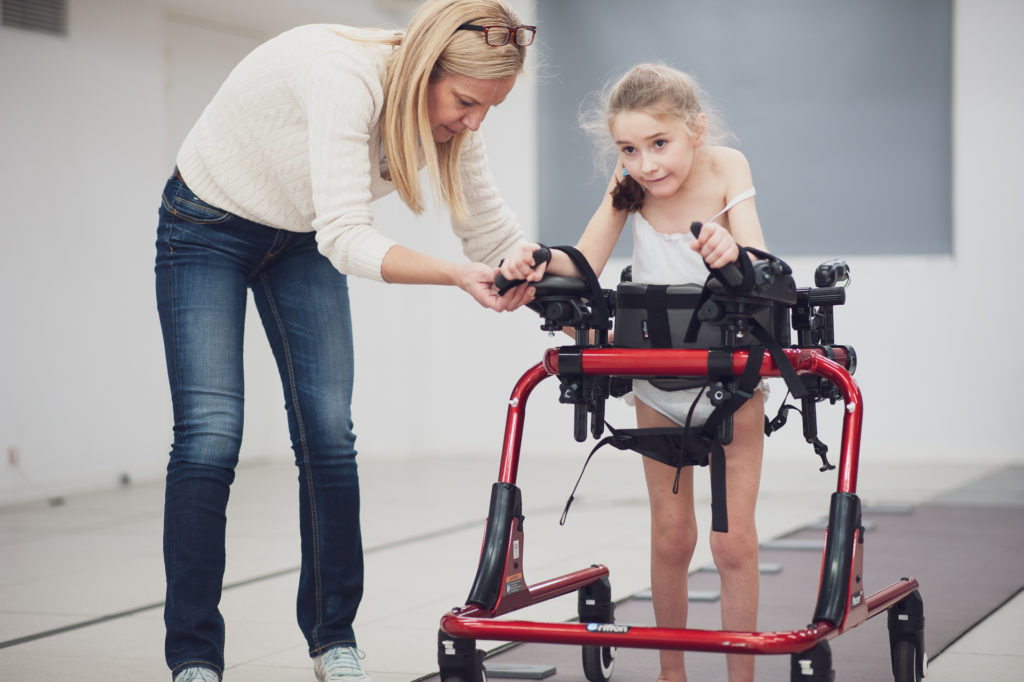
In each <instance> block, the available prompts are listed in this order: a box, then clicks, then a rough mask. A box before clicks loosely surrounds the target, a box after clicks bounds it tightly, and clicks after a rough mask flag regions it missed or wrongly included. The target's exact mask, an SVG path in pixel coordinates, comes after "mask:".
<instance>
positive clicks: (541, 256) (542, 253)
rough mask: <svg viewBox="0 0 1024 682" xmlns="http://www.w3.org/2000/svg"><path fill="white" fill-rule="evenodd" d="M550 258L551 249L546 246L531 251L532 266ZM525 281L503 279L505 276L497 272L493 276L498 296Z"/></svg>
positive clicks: (545, 261)
mask: <svg viewBox="0 0 1024 682" xmlns="http://www.w3.org/2000/svg"><path fill="white" fill-rule="evenodd" d="M550 260H551V250H550V249H549V248H548V247H546V246H542V247H540V248H539V249H537V250H536V251H534V252H533V267H537V266H539V265H540V264H541V263H547V262H549V261H550ZM525 281H526V280H525V279H514V280H508V279H505V276H504V275H502V274H501V273H500V272H499V273H498V274H497V275H496V276H495V277H494V288H495V289H497V290H498V296H504V295H505V293H506V292H507V291H508V290H509V289H511V288H513V287H517V286H519V285H520V284H522V283H523V282H525Z"/></svg>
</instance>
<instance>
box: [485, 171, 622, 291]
mask: <svg viewBox="0 0 1024 682" xmlns="http://www.w3.org/2000/svg"><path fill="white" fill-rule="evenodd" d="M615 170H616V173H614V174H613V175H612V177H611V180H610V181H609V182H608V188H607V190H606V191H605V193H604V198H603V199H602V200H601V204H600V205H599V206H598V207H597V210H596V211H595V212H594V215H593V216H591V218H590V222H588V223H587V227H586V229H585V230H584V231H583V235H582V236H581V237H580V239H579V241H578V242H577V243H576V248H577V249H579V250H580V252H581V253H582V254H583V256H584V257H585V258H586V259H587V262H589V263H590V267H592V268H593V269H594V272H595V273H596V274H597V275H600V274H601V271H602V270H604V266H605V265H607V263H608V259H609V258H610V257H611V254H612V250H613V249H614V248H615V243H616V242H617V241H618V240H619V236H620V235H621V234H622V228H623V226H625V224H626V218H627V217H628V214H627V213H626V211H618V210H616V209H615V208H614V207H613V206H612V197H611V191H612V189H614V188H615V178H616V177H618V173H620V172H621V170H620V169H619V168H618V167H616V169H615ZM536 248H537V244H526V245H524V246H520V247H517V248H516V249H515V250H514V251H513V253H512V254H511V255H510V256H509V257H507V258H506V259H505V262H504V263H503V264H502V265H501V268H500V270H501V274H502V275H504V276H505V277H506V278H508V279H510V280H518V279H524V280H526V281H527V282H536V281H538V280H539V279H540V278H541V277H542V276H543V275H544V273H545V272H549V273H551V274H553V275H562V276H565V277H578V276H580V274H581V273H580V272H579V271H578V270H577V269H576V266H575V265H573V263H572V261H571V260H569V257H568V256H567V255H565V253H563V252H562V251H556V250H552V251H551V262H550V263H548V264H547V266H546V267H545V266H543V265H542V266H540V267H537V268H534V264H533V252H534V250H535V249H536Z"/></svg>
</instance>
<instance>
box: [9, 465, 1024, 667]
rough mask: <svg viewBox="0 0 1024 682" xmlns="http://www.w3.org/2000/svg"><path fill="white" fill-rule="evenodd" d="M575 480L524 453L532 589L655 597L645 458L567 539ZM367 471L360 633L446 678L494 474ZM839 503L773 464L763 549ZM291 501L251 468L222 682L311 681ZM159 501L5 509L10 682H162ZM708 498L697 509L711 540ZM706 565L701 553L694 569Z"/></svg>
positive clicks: (476, 468) (870, 498)
mask: <svg viewBox="0 0 1024 682" xmlns="http://www.w3.org/2000/svg"><path fill="white" fill-rule="evenodd" d="M580 465H581V460H580V459H579V458H577V457H575V456H567V455H564V454H563V455H552V456H548V457H539V456H533V457H526V456H524V459H523V462H522V465H521V468H520V475H519V483H520V486H521V488H522V489H523V493H524V513H525V515H526V519H527V520H526V528H527V535H526V541H527V547H526V556H525V567H526V572H527V574H526V578H527V582H534V581H537V580H541V579H547V578H550V577H554V576H555V575H559V574H561V573H563V572H566V571H570V570H575V569H578V568H581V567H583V566H586V565H589V564H590V563H594V562H601V563H605V564H607V565H608V566H609V568H610V569H611V575H612V586H613V591H614V593H613V598H615V599H619V598H624V597H626V596H628V595H631V594H634V593H636V592H638V591H641V590H644V589H646V588H647V586H648V579H647V575H646V574H647V563H646V556H647V540H646V532H647V531H646V525H647V509H646V502H645V499H646V498H645V492H644V488H643V480H642V477H641V474H640V467H639V464H638V461H637V458H636V457H632V456H629V455H626V454H624V453H619V452H617V451H616V452H614V453H611V452H609V453H607V454H602V455H601V456H599V457H598V458H596V459H595V461H593V462H592V463H591V465H590V467H589V468H588V470H587V475H586V477H585V478H584V482H583V485H582V486H581V489H580V491H579V493H578V494H577V497H576V501H575V502H574V504H573V507H572V510H571V512H570V514H569V518H568V522H567V525H565V526H564V527H562V526H559V524H558V518H559V516H560V515H561V512H562V508H563V506H564V503H565V499H566V497H567V495H568V492H569V490H570V489H571V487H572V484H573V483H574V482H575V480H576V476H577V475H578V473H579V467H580ZM360 466H361V469H360V471H361V476H362V485H363V500H364V501H363V527H364V542H365V546H366V566H367V584H366V593H365V598H364V601H363V605H362V608H361V610H360V612H359V617H358V620H357V623H356V628H357V634H358V637H359V642H360V647H361V648H362V649H364V650H365V651H366V653H367V658H366V661H365V666H366V668H367V670H368V672H369V673H370V674H371V675H372V676H373V679H374V680H376V681H377V682H399V681H402V682H407V681H409V680H415V679H417V678H420V677H423V676H425V675H428V674H430V673H432V672H436V670H437V665H436V634H437V627H438V620H439V618H440V616H441V615H442V614H443V613H444V612H445V611H447V610H448V609H450V608H451V607H453V606H458V605H461V604H462V603H463V602H464V600H465V597H466V593H467V592H468V590H469V586H470V584H471V582H472V579H473V574H474V572H475V569H476V566H475V562H476V555H477V552H478V550H479V543H480V538H481V532H482V529H483V518H484V516H485V515H486V511H487V503H488V498H489V491H490V484H491V482H492V481H493V480H494V479H495V476H496V474H497V460H496V458H495V459H494V460H492V459H489V458H486V457H483V458H476V459H457V460H456V459H449V460H444V459H436V458H435V459H425V458H421V459H416V460H409V461H397V460H394V459H392V460H385V459H381V460H374V459H373V458H372V457H362V458H361V464H360ZM998 466H1000V465H997V464H991V465H989V466H988V467H980V466H978V465H977V464H972V465H971V466H966V465H950V466H935V465H929V466H928V467H927V468H924V467H921V466H919V465H912V464H896V465H889V464H887V465H886V466H885V467H884V468H883V467H879V466H878V465H877V464H872V465H871V466H864V467H863V468H862V469H861V474H860V487H859V492H860V494H861V496H862V498H863V499H864V501H865V504H886V503H914V502H917V501H921V500H925V499H929V498H932V497H933V496H935V495H938V494H941V493H944V492H946V491H949V490H953V489H956V488H958V487H960V486H962V485H963V484H965V483H967V482H969V481H971V480H973V479H975V478H977V477H979V476H982V475H984V474H986V473H991V471H992V470H993V469H994V468H996V467H998ZM908 481H911V482H912V483H911V484H909V485H908ZM833 488H834V478H833V477H832V476H831V475H824V474H819V473H818V472H817V469H816V467H815V466H814V465H813V457H807V458H801V459H798V460H797V459H783V458H777V459H774V460H772V461H770V462H769V463H768V465H767V466H766V467H765V474H764V483H763V490H762V494H761V497H760V502H759V530H760V533H761V536H762V537H764V538H769V537H774V536H777V535H780V534H782V533H785V532H787V531H790V530H792V529H794V528H797V527H801V526H804V525H806V524H807V523H809V522H812V521H814V520H817V519H820V518H822V517H824V515H825V513H826V512H827V505H828V497H829V494H830V492H831V491H832V489H833ZM295 492H296V490H295V474H294V470H293V467H292V465H291V464H289V463H282V462H272V463H260V464H250V465H248V466H243V467H242V468H241V469H240V470H239V473H238V478H237V481H236V483H235V485H234V487H233V489H232V499H231V503H230V507H229V539H228V568H227V576H226V584H227V585H228V588H227V589H226V590H225V592H224V598H223V602H222V611H223V612H224V614H225V618H226V620H227V633H228V634H227V671H226V674H225V679H226V680H227V681H228V682H231V681H239V682H241V681H245V682H263V681H266V682H271V681H273V682H289V681H292V680H294V681H296V682H298V681H300V680H305V681H307V682H308V681H310V680H312V679H313V673H312V668H311V665H310V662H309V659H308V657H307V655H306V652H305V646H304V643H303V641H302V637H301V635H300V634H299V632H298V629H297V627H296V625H295V619H294V592H295V585H296V582H297V575H298V574H297V570H296V567H297V553H298V543H297V539H296V533H297V521H296V508H297V502H296V494H295ZM1018 496H1019V493H1018ZM162 497H163V487H162V483H161V482H158V481H154V482H143V483H135V484H133V485H131V486H127V487H124V488H122V489H118V490H114V491H107V492H99V493H95V494H90V495H81V496H77V497H72V498H68V499H67V500H66V501H65V503H64V504H63V505H60V506H49V505H47V504H44V503H38V504H23V505H18V506H9V507H0V680H4V681H5V682H22V681H27V680H32V681H35V680H46V681H49V680H64V679H68V680H70V679H73V680H76V681H80V682H90V681H99V680H103V681H110V680H162V679H169V674H168V672H167V670H166V668H165V667H164V663H163V654H162V638H163V625H162V620H161V606H160V602H161V601H162V599H163V570H162V561H161V551H160V547H161V537H160V533H161V508H162ZM706 501H707V499H706V498H705V499H704V501H703V502H702V503H700V504H699V505H698V506H699V509H698V513H699V514H700V515H701V516H702V524H703V527H706V526H707V522H708V513H707V512H708V507H707V504H706ZM709 561H710V553H709V551H708V550H707V547H706V543H705V544H704V546H702V547H700V548H698V555H697V556H696V557H695V558H694V566H700V565H704V564H706V563H708V562H709ZM1012 570H1016V569H1012ZM882 579H884V577H883V578H882ZM574 612H575V599H567V598H562V599H560V600H553V601H551V602H548V603H546V604H543V605H539V606H535V607H532V608H531V609H530V610H529V612H528V613H529V617H530V618H536V619H541V620H545V619H548V620H566V619H568V618H571V617H573V615H574ZM1022 621H1024V597H1020V596H1018V597H1017V598H1016V599H1013V600H1011V601H1010V602H1009V603H1008V604H1007V605H1006V606H1005V607H1003V608H1002V609H1001V610H999V611H998V612H997V613H995V614H994V615H993V616H992V617H991V618H989V619H988V620H987V621H985V622H984V623H983V624H981V625H980V626H978V627H976V628H975V629H973V630H972V631H970V632H969V633H967V634H966V635H965V636H964V637H963V638H961V639H960V640H959V641H958V642H957V643H956V644H955V646H953V647H951V648H950V649H948V650H947V651H945V652H943V653H942V654H941V655H940V656H938V657H937V658H933V660H932V664H931V668H930V671H929V672H930V674H929V676H928V680H929V681H930V682H954V681H956V682H960V681H962V680H967V679H985V680H1019V679H1021V678H1020V671H1021V670H1024V646H1022V644H1024V641H1022V640H1021V638H1020V634H1019V632H1020V631H1019V629H1018V627H1017V626H1018V624H1019V623H1021V622H1022ZM481 645H491V643H481ZM933 656H934V654H933Z"/></svg>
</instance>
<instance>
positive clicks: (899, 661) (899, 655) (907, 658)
mask: <svg viewBox="0 0 1024 682" xmlns="http://www.w3.org/2000/svg"><path fill="white" fill-rule="evenodd" d="M892 674H893V679H894V680H895V681H896V682H921V679H922V678H923V677H924V671H923V670H921V669H919V668H918V666H917V647H916V646H914V643H913V642H911V641H910V640H906V639H901V640H898V641H897V642H895V643H894V644H893V646H892Z"/></svg>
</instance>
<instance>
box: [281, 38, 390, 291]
mask: <svg viewBox="0 0 1024 682" xmlns="http://www.w3.org/2000/svg"><path fill="white" fill-rule="evenodd" d="M299 97H300V99H301V100H302V102H303V104H304V106H305V107H306V116H307V121H308V128H309V139H308V145H309V168H308V169H301V168H297V169H295V172H297V173H301V172H304V171H305V172H308V173H309V174H310V178H311V190H312V195H313V208H314V212H315V218H314V220H313V229H314V230H315V231H316V241H317V246H318V249H319V251H320V253H322V254H323V255H324V256H326V257H327V258H328V259H330V261H331V263H332V264H333V265H334V267H335V268H337V269H338V270H339V271H341V272H343V273H345V274H349V275H354V276H358V277H365V278H368V279H373V280H378V281H383V276H382V275H381V264H382V263H383V261H384V256H385V255H386V254H387V252H388V250H389V249H390V248H391V247H392V246H394V245H395V243H396V242H395V241H394V240H392V239H390V238H388V237H386V236H384V235H383V234H381V233H380V232H378V231H377V230H376V229H375V228H374V227H373V211H372V210H371V209H370V201H371V200H372V193H371V188H370V183H371V167H370V158H371V150H370V141H371V139H372V135H371V131H372V129H373V128H374V127H375V126H376V125H377V120H378V118H379V115H380V110H381V105H382V103H383V90H382V87H381V84H380V76H379V74H378V73H377V71H376V69H374V68H373V67H372V65H370V64H367V63H365V62H363V63H353V61H352V60H351V59H346V57H345V55H338V54H335V55H331V56H330V57H329V58H324V59H321V60H319V61H318V62H317V63H316V64H314V65H313V68H312V69H311V70H310V72H309V74H308V78H307V81H306V82H305V83H304V84H303V87H302V92H300V93H299Z"/></svg>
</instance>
